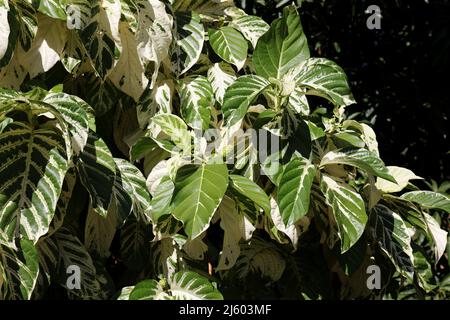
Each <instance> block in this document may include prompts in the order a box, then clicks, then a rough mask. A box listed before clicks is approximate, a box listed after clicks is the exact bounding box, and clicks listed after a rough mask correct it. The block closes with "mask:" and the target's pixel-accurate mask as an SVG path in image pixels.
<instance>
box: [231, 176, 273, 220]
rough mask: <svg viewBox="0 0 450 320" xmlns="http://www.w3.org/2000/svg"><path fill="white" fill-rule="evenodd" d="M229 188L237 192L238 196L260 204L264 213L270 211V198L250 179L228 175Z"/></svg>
mask: <svg viewBox="0 0 450 320" xmlns="http://www.w3.org/2000/svg"><path fill="white" fill-rule="evenodd" d="M230 181H231V185H230V186H231V188H232V189H233V191H235V192H237V193H238V196H242V197H245V198H249V199H250V200H252V201H253V202H254V203H256V204H257V205H258V206H260V207H261V208H262V209H263V210H264V211H265V212H266V213H269V212H270V200H269V197H268V196H267V194H266V193H265V192H264V190H263V189H261V187H260V186H258V185H257V184H256V183H255V182H253V181H252V180H250V179H248V178H246V177H243V176H239V175H234V174H232V175H230Z"/></svg>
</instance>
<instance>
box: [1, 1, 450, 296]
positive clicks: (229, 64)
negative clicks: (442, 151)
mask: <svg viewBox="0 0 450 320" xmlns="http://www.w3.org/2000/svg"><path fill="white" fill-rule="evenodd" d="M0 26H1V28H2V30H3V31H4V32H2V37H3V39H2V41H1V43H2V45H1V46H0V67H1V69H0V75H1V78H0V85H1V86H2V87H3V89H0V90H1V91H0V106H1V113H0V160H1V161H0V181H1V187H0V271H1V272H0V297H1V298H4V299H30V298H45V297H48V296H51V294H52V292H55V290H60V289H55V288H65V289H66V290H64V292H65V294H66V295H67V297H68V298H71V299H110V298H118V299H173V298H177V299H179V298H186V299H192V298H200V299H221V298H223V296H225V298H228V297H229V298H263V297H272V298H301V299H302V298H303V299H304V298H341V299H349V298H368V297H371V298H379V297H383V296H386V295H390V296H393V297H396V295H395V294H396V292H398V290H399V289H398V288H397V287H398V286H399V285H400V284H403V283H405V281H406V282H408V283H411V284H413V285H414V286H415V287H416V288H417V290H418V291H417V292H419V293H420V292H422V291H425V292H427V291H432V290H434V288H435V286H433V283H429V282H430V281H431V282H433V281H434V282H435V281H436V278H433V277H431V278H430V277H428V276H427V277H425V274H426V273H430V272H432V271H434V270H433V267H432V266H433V265H434V264H435V263H436V262H437V261H438V260H439V259H440V258H441V256H442V255H443V254H444V251H445V247H446V242H447V233H446V232H445V231H443V230H441V229H440V227H439V224H438V222H437V221H436V220H435V219H434V218H433V217H432V216H431V215H430V214H429V210H438V211H439V210H440V211H445V212H450V200H449V198H448V197H447V196H445V195H442V194H439V193H436V192H432V191H421V190H418V189H417V188H416V187H415V186H414V185H413V184H412V183H411V180H413V179H420V178H419V177H417V176H416V175H415V174H414V173H412V172H411V171H410V170H408V169H405V168H400V167H394V166H385V164H384V163H383V161H382V160H381V159H380V157H379V154H378V148H377V141H376V136H375V133H374V132H373V130H372V129H371V128H370V127H369V126H368V125H366V124H364V123H359V122H357V121H354V120H347V119H346V117H345V107H346V106H347V105H350V104H352V103H354V99H353V97H352V94H351V91H350V88H349V86H348V82H347V79H346V76H345V73H344V71H343V70H342V69H341V68H340V67H339V66H338V65H336V64H335V63H334V62H332V61H330V60H327V59H323V58H314V57H310V53H309V49H308V44H307V39H306V36H305V34H304V33H303V30H302V27H301V22H300V17H299V14H298V12H297V10H296V8H295V7H294V6H289V7H286V8H285V9H284V13H283V16H282V17H281V18H279V19H277V20H275V21H274V22H273V23H272V25H271V26H270V27H269V25H267V24H266V23H265V22H264V21H263V20H262V19H261V18H259V17H257V16H251V15H247V14H245V13H244V12H243V11H242V10H240V9H237V8H236V7H234V5H233V2H232V1H206V0H195V1H194V0H191V1H181V0H180V1H179V0H172V1H159V0H145V1H141V0H121V1H119V0H104V1H101V2H98V1H90V0H68V1H38V2H36V1H25V0H22V1H2V2H0ZM6 39H7V41H6ZM418 244H420V245H418ZM427 246H428V247H427ZM425 247H427V248H429V249H430V250H428V251H426V250H423V248H425ZM371 265H376V266H378V267H379V268H380V270H381V279H380V287H379V288H377V289H376V290H369V287H370V286H369V287H368V286H367V281H366V279H367V277H368V274H367V270H368V267H369V266H371ZM369 269H370V268H369ZM77 270H78V271H80V273H81V277H80V278H79V279H78V280H79V281H80V283H79V287H78V283H77V281H78V280H77V278H74V277H73V275H76V271H77ZM438 276H439V275H436V277H438ZM430 279H431V280H430ZM396 286H397V287H396Z"/></svg>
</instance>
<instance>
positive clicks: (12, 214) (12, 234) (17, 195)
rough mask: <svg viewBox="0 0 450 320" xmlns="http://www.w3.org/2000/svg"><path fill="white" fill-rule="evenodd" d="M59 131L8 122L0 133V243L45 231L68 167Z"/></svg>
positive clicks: (37, 235)
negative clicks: (0, 183)
mask: <svg viewBox="0 0 450 320" xmlns="http://www.w3.org/2000/svg"><path fill="white" fill-rule="evenodd" d="M66 157H67V156H66V151H65V142H64V140H63V137H62V135H61V134H60V133H59V132H55V131H53V130H50V129H45V128H36V127H33V126H31V125H28V124H25V123H22V122H12V123H10V124H9V125H8V126H7V127H6V129H4V130H3V132H2V133H0V163H1V165H0V181H1V182H2V185H1V186H0V243H3V244H5V245H10V246H11V245H13V243H14V238H16V237H19V236H20V235H21V236H23V237H25V238H26V239H29V240H32V242H33V243H36V242H37V240H38V239H39V238H40V237H41V236H42V235H44V234H46V233H47V231H48V228H49V225H50V222H51V220H52V218H53V215H54V213H55V208H56V203H57V201H58V197H59V195H60V192H61V187H62V184H63V180H64V176H65V174H66V171H67V169H68V159H67V158H66Z"/></svg>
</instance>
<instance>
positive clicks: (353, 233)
mask: <svg viewBox="0 0 450 320" xmlns="http://www.w3.org/2000/svg"><path fill="white" fill-rule="evenodd" d="M320 188H321V190H322V193H323V194H324V195H325V200H326V203H327V204H328V205H329V206H330V207H331V209H332V211H333V214H334V218H335V220H336V223H337V226H338V231H339V236H340V238H341V252H342V253H343V252H345V251H347V250H348V249H350V248H351V247H352V246H353V245H354V244H355V243H356V241H358V239H359V238H360V237H361V235H362V234H363V232H364V228H365V226H366V223H367V214H366V209H365V205H364V200H363V199H362V198H361V196H360V195H359V194H358V193H357V192H356V191H354V190H352V189H351V188H350V187H349V186H348V185H346V184H343V183H339V182H337V181H335V180H333V179H332V178H331V177H329V176H327V175H322V182H321V185H320Z"/></svg>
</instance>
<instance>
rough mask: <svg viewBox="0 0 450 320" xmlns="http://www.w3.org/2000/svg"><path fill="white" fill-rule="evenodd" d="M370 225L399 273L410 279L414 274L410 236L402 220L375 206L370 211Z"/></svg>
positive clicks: (386, 208) (396, 215)
mask: <svg viewBox="0 0 450 320" xmlns="http://www.w3.org/2000/svg"><path fill="white" fill-rule="evenodd" d="M371 225H372V227H373V228H374V232H375V234H374V237H375V239H377V241H378V244H379V245H380V247H381V249H382V250H383V251H384V253H385V254H386V255H387V256H388V257H389V259H391V261H392V263H393V264H394V265H395V267H396V268H397V269H398V271H399V272H403V271H405V272H406V274H407V275H409V276H410V277H411V278H412V273H413V272H414V266H413V261H414V257H413V252H412V248H411V236H410V235H409V233H408V229H407V228H406V225H405V223H404V222H403V220H402V218H401V217H400V216H399V215H398V214H397V213H395V212H393V211H392V210H391V209H389V208H388V207H386V206H384V205H381V204H377V205H376V206H375V207H374V208H373V209H372V215H371Z"/></svg>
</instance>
